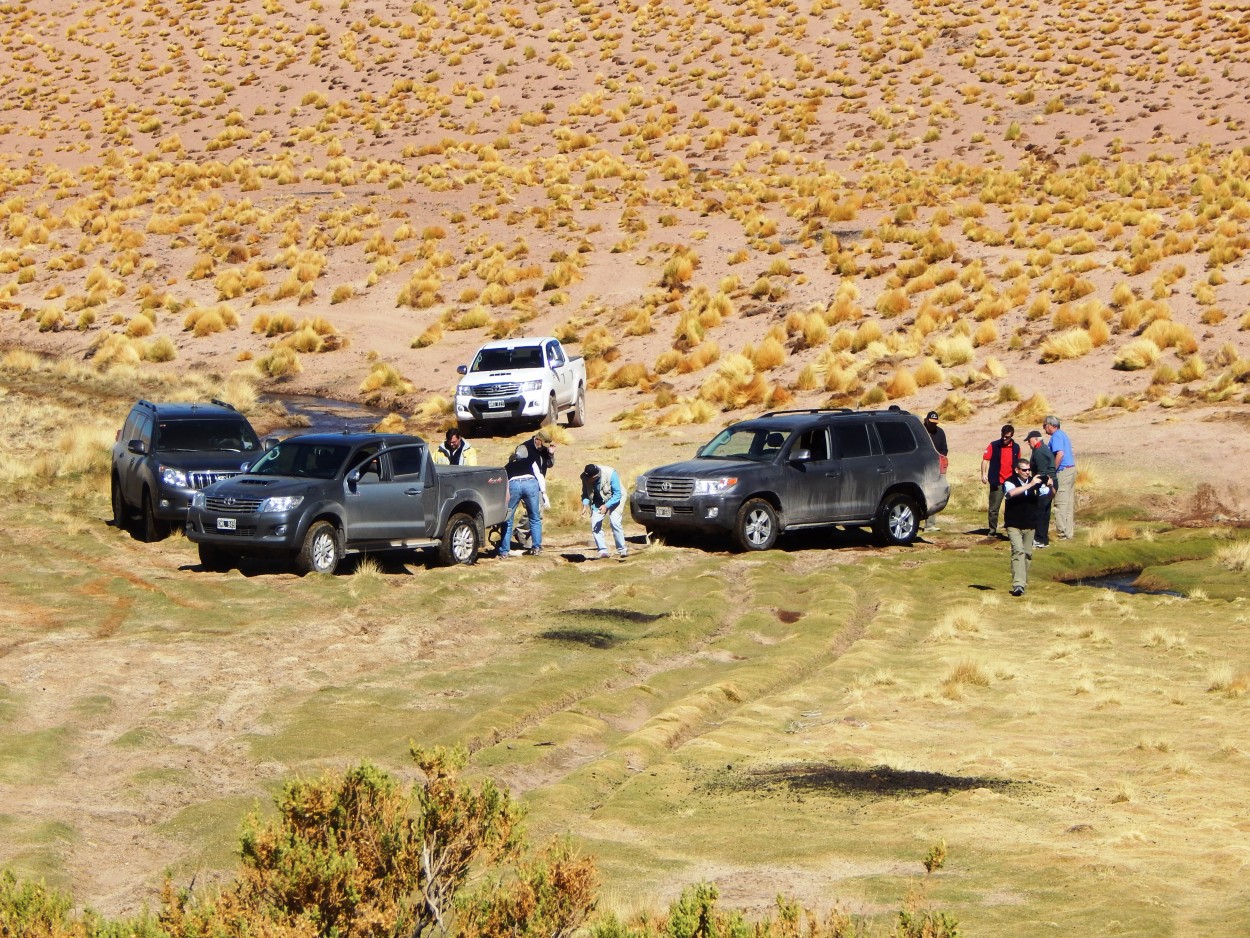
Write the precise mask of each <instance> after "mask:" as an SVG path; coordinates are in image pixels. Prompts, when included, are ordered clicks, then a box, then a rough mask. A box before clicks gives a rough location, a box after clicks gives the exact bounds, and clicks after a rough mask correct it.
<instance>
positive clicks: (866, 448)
mask: <svg viewBox="0 0 1250 938" xmlns="http://www.w3.org/2000/svg"><path fill="white" fill-rule="evenodd" d="M831 429H832V436H833V453H834V457H835V459H836V460H837V463H838V472H839V475H838V480H839V483H840V486H841V490H840V496H841V497H840V498H839V500H838V517H839V518H841V519H844V520H847V521H867V520H869V519H871V518H872V516H873V515H874V514H875V513H876V511H877V504H878V502H880V500H881V494H882V493H883V492H884V491H885V490H886V488H887V487H888V486H889V484H890V477H891V469H890V462H889V460H888V459H887V458H886V457H885V456H884V455H883V454H882V453H881V446H880V444H879V443H878V442H877V438H876V434H874V433H872V432H871V429H870V427H869V426H868V423H867V422H866V421H862V420H847V421H843V422H838V423H836V424H834V425H833V427H832V428H831Z"/></svg>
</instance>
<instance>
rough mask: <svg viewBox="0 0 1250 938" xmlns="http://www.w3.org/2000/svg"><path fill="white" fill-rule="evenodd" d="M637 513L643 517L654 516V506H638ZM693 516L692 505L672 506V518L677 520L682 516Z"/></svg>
mask: <svg viewBox="0 0 1250 938" xmlns="http://www.w3.org/2000/svg"><path fill="white" fill-rule="evenodd" d="M638 513H639V514H643V515H653V514H655V506H654V505H639V506H638ZM693 514H694V505H674V506H673V517H674V518H679V517H681V516H682V515H693Z"/></svg>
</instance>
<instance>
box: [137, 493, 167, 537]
mask: <svg viewBox="0 0 1250 938" xmlns="http://www.w3.org/2000/svg"><path fill="white" fill-rule="evenodd" d="M167 537H169V522H168V521H162V520H161V519H160V518H158V517H156V510H155V509H154V508H153V507H152V493H151V492H149V491H148V490H147V489H144V490H143V539H144V541H146V542H147V543H149V544H152V543H155V542H156V541H161V540H164V539H165V538H167Z"/></svg>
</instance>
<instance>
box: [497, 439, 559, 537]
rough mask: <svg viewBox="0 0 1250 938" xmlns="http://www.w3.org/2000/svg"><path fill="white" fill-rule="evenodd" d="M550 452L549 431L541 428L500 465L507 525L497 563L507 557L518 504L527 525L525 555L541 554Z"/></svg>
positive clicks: (552, 456) (552, 460) (551, 462)
mask: <svg viewBox="0 0 1250 938" xmlns="http://www.w3.org/2000/svg"><path fill="white" fill-rule="evenodd" d="M554 450H555V442H554V441H553V440H552V437H551V431H550V430H548V429H546V428H545V427H544V428H543V429H541V430H539V431H538V432H537V433H535V434H534V435H533V436H532V437H530V438H529V439H528V440H526V441H525V442H524V443H522V444H521V445H520V446H518V447H517V448H516V450H515V451H514V452H513V453H512V456H511V458H509V459H508V462H507V463H506V464H505V465H504V471H505V472H506V473H508V522H507V524H506V525H504V529H503V538H502V539H501V540H500V542H499V551H498V554H497V556H498V557H499V558H500V559H507V558H508V557H509V556H510V553H509V551H510V549H511V547H512V526H513V524H514V523H515V521H516V507H517V505H518V504H519V503H521V502H522V501H523V502H525V513H526V514H527V515H529V522H530V549H529V550H527V551H526V552H525V553H527V554H529V555H531V556H534V557H537V556H538V555H539V554H541V553H542V552H543V508H544V507H546V506H550V505H551V500H550V499H549V498H548V497H547V470H548V469H549V468H550V467H551V466H554V465H555V461H556V460H555V452H554Z"/></svg>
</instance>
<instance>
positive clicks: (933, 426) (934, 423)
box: [924, 410, 950, 531]
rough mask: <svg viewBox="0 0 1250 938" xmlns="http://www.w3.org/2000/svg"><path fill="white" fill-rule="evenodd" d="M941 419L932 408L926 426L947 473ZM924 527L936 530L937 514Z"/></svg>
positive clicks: (927, 529) (947, 462)
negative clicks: (939, 424)
mask: <svg viewBox="0 0 1250 938" xmlns="http://www.w3.org/2000/svg"><path fill="white" fill-rule="evenodd" d="M940 420H941V418H940V417H938V412H937V411H936V410H931V411H929V412H928V413H927V414H925V418H924V428H925V429H926V430H928V431H929V439H930V440H932V441H933V448H934V449H935V450H937V454H938V465H939V467H940V471H941V472H942V474H943V475H945V473H946V469H947V467H948V466H949V465H950V459H949V458H948V456H947V446H946V431H945V430H943V429H942V428H941V427H940V426H938V423H939V421H940ZM924 527H925V530H926V531H936V530H937V529H938V526H937V515H930V516H929V517H928V518H926V519H925V523H924Z"/></svg>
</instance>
